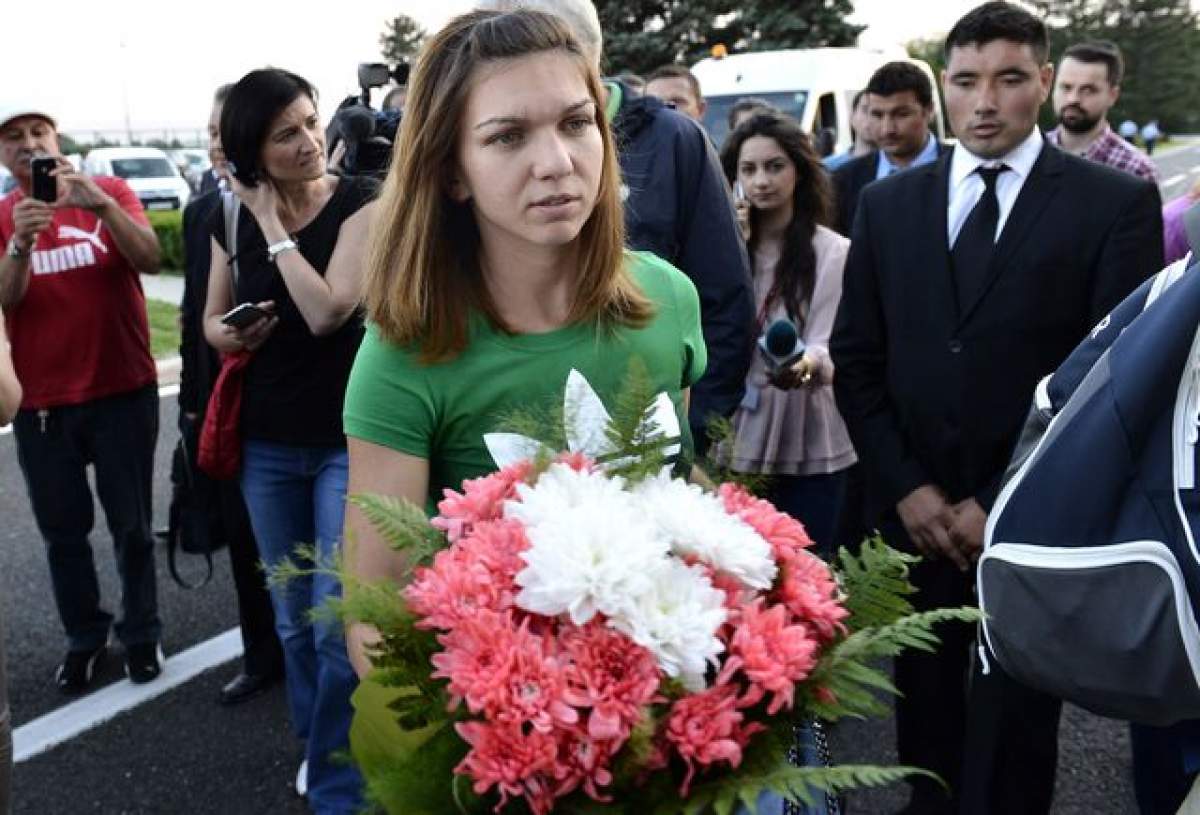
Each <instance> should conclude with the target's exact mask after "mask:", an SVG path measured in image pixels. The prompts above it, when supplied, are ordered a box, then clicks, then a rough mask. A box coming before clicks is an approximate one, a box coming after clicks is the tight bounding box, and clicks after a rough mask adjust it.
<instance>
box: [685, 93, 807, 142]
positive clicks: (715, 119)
mask: <svg viewBox="0 0 1200 815" xmlns="http://www.w3.org/2000/svg"><path fill="white" fill-rule="evenodd" d="M750 97H753V98H755V99H763V100H766V101H767V102H769V103H770V104H771V105H773V106H774V107H776V108H778V109H779V110H781V111H783V112H784V113H786V114H788V115H790V116H794V117H795V118H796V119H799V118H800V117H801V116H803V115H804V102H805V101H806V100H807V99H808V91H786V92H784V93H738V94H732V93H731V94H728V95H725V96H706V97H704V101H705V102H707V103H708V110H706V111H705V112H704V129H705V130H707V131H708V135H709V136H710V137H711V138H712V140H713V142H714V143H716V144H721V143H722V142H724V141H725V136H726V135H727V134H728V133H729V110H730V108H732V107H733V106H734V105H735V104H737V102H738V100H740V99H748V98H750Z"/></svg>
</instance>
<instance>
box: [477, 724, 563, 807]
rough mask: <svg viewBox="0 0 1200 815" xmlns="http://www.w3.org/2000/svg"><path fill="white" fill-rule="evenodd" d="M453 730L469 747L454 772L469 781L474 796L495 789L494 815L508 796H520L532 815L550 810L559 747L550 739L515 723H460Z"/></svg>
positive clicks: (552, 800) (553, 739)
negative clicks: (497, 797)
mask: <svg viewBox="0 0 1200 815" xmlns="http://www.w3.org/2000/svg"><path fill="white" fill-rule="evenodd" d="M454 728H455V730H457V731H458V734H459V735H460V736H462V738H463V740H464V741H466V742H467V744H469V745H471V750H470V752H468V753H467V755H466V757H465V758H464V759H463V760H462V761H461V762H460V763H459V765H458V766H457V767H455V768H454V772H456V773H458V774H460V775H465V776H468V777H469V778H471V780H472V781H474V782H475V783H474V785H473V786H474V788H475V792H476V794H478V795H483V794H484V793H486V792H487V791H488V790H489V789H491V788H492V787H493V786H494V787H496V788H497V789H498V791H499V793H500V802H499V803H498V804H497V805H496V808H495V810H494V811H495V812H500V811H501V810H502V809H503V808H504V806H505V804H506V803H507V802H508V798H509V796H510V795H511V796H517V795H520V796H524V798H525V800H526V801H527V802H528V803H529V808H530V809H531V810H533V812H534V813H535V815H545V813H549V812H550V811H551V810H553V809H554V799H555V795H554V790H553V784H552V779H553V777H554V769H555V766H556V764H557V759H558V749H559V747H558V742H557V741H556V739H555V737H554V736H553V735H551V734H549V733H543V732H540V731H538V730H535V729H531V728H522V727H521V726H520V725H519V724H516V723H507V724H501V723H492V722H460V723H459V724H456V725H455V726H454Z"/></svg>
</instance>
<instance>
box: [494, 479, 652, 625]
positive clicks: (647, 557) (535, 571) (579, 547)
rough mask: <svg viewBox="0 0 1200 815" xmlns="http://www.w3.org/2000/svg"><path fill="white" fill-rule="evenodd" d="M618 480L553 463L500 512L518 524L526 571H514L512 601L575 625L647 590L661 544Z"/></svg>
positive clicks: (614, 611)
mask: <svg viewBox="0 0 1200 815" xmlns="http://www.w3.org/2000/svg"><path fill="white" fill-rule="evenodd" d="M623 487H624V482H623V481H622V480H621V479H619V478H608V477H607V476H605V475H603V474H602V473H587V472H578V471H576V470H574V469H572V468H571V467H568V466H567V465H565V464H554V465H551V466H550V468H549V469H548V470H547V471H546V472H545V473H543V474H542V476H541V477H540V478H539V479H538V481H537V483H536V484H535V485H533V486H528V485H520V486H518V487H517V491H518V493H519V495H520V496H521V501H519V502H518V501H510V502H508V503H507V504H506V505H505V515H506V516H507V517H510V518H515V519H517V520H519V521H521V522H522V523H523V524H524V525H525V536H526V537H527V538H528V539H529V543H530V546H529V549H527V550H526V551H525V552H523V553H522V554H521V557H522V559H523V560H524V561H525V563H526V568H524V569H522V570H521V571H520V572H518V573H517V577H516V581H517V585H519V586H520V587H521V592H520V593H519V594H518V595H517V605H518V606H519V607H521V608H523V609H525V610H526V611H531V612H533V613H535V614H544V615H547V616H554V615H558V614H564V613H565V614H568V615H570V618H571V621H572V622H573V623H575V624H576V625H583V624H584V623H586V622H587V621H588V620H590V619H591V618H592V617H593V616H595V614H596V613H597V612H600V613H603V614H605V615H606V616H609V617H613V616H616V615H619V614H621V613H623V612H624V611H625V610H626V609H627V607H628V606H630V605H631V604H632V603H634V602H635V601H636V598H638V597H639V596H641V595H644V594H647V593H649V592H650V591H652V590H653V581H652V575H654V574H655V573H656V572H657V571H658V570H659V568H660V567H661V564H662V563H663V561H665V560H666V558H667V554H668V552H669V548H668V545H667V541H666V540H665V539H663V538H661V537H660V536H659V535H658V534H657V530H656V529H655V527H654V526H653V524H651V523H650V520H649V518H648V516H647V515H646V514H645V513H644V512H643V511H642V509H641V507H639V505H638V504H637V503H636V502H635V501H634V500H633V497H632V496H631V495H630V494H629V493H628V492H625V490H624V489H623Z"/></svg>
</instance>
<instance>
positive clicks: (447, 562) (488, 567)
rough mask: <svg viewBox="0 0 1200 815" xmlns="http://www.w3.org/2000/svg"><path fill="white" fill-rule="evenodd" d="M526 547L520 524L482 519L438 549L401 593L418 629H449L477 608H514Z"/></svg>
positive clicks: (499, 609) (527, 542) (526, 542)
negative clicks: (415, 620) (469, 530)
mask: <svg viewBox="0 0 1200 815" xmlns="http://www.w3.org/2000/svg"><path fill="white" fill-rule="evenodd" d="M528 547H529V541H528V540H527V539H526V538H525V529H524V527H523V526H522V525H521V524H520V523H517V522H515V521H483V522H481V523H479V524H476V525H475V526H474V527H473V528H472V530H471V533H470V534H469V535H467V536H466V537H463V538H460V539H459V541H458V542H457V543H455V544H454V545H453V546H451V547H450V548H449V549H446V550H443V551H441V552H438V553H437V555H436V556H435V557H434V561H433V565H432V566H431V567H427V568H422V569H418V570H417V573H416V577H415V579H414V580H413V582H412V583H410V584H409V585H408V586H407V587H406V588H405V589H404V590H403V592H402V594H403V596H404V599H405V601H407V603H408V606H409V608H410V609H411V610H412V612H413V613H414V614H416V615H418V616H419V617H422V618H423V619H422V620H421V621H420V622H419V623H417V625H418V627H420V628H435V629H441V630H444V631H445V630H450V629H452V628H454V627H455V626H457V625H458V624H459V623H460V622H461V621H462V620H463V618H465V617H470V616H473V615H474V614H475V613H476V612H478V611H479V610H480V609H489V610H491V611H504V610H506V609H509V608H512V607H513V605H514V603H515V599H516V594H517V591H518V589H517V586H516V582H515V577H516V574H517V572H518V571H519V570H520V569H521V568H523V567H524V565H525V564H524V561H522V560H521V558H520V553H521V552H522V551H524V550H525V549H527V548H528Z"/></svg>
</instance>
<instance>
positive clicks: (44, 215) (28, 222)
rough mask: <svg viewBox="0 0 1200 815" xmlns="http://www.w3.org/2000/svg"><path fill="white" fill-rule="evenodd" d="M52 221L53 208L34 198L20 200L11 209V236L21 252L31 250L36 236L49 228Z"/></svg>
mask: <svg viewBox="0 0 1200 815" xmlns="http://www.w3.org/2000/svg"><path fill="white" fill-rule="evenodd" d="M52 220H54V208H53V207H51V206H50V205H49V204H47V203H46V202H44V201H38V200H37V199H35V198H22V199H21V201H20V203H18V204H17V205H16V206H15V207H13V236H14V237H15V238H16V239H17V246H18V248H20V249H22V250H28V249H32V248H33V244H34V242H35V241H36V240H37V236H38V234H39V233H41V232H42V231H43V230H45V229H48V228H49V227H50V222H51V221H52Z"/></svg>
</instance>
